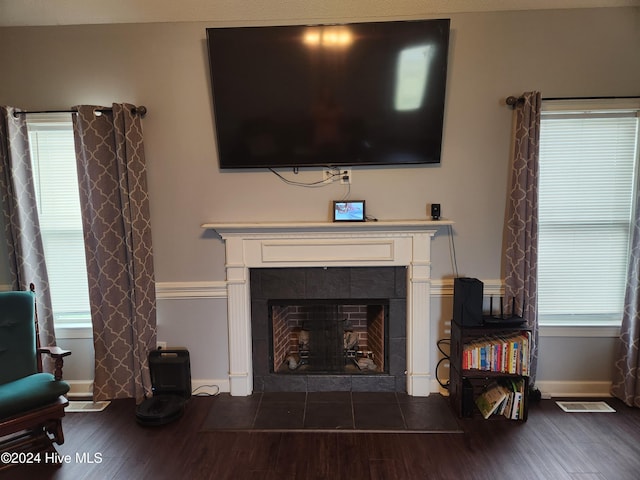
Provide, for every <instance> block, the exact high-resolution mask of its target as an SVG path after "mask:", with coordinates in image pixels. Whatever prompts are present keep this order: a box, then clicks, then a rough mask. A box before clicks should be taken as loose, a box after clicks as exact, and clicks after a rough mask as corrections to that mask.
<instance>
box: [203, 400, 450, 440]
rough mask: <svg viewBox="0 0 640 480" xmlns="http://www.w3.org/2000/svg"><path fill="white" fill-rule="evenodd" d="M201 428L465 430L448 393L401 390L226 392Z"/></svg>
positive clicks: (261, 429)
mask: <svg viewBox="0 0 640 480" xmlns="http://www.w3.org/2000/svg"><path fill="white" fill-rule="evenodd" d="M202 430H204V431H218V430H251V431H292V430H301V431H347V432H354V431H367V432H375V431H379V432H407V433H409V432H416V433H417V432H446V433H452V432H459V433H462V429H461V427H460V424H459V423H458V420H457V418H456V417H455V415H454V413H453V411H452V410H451V407H450V406H449V402H448V401H447V399H446V398H444V397H442V396H441V395H439V394H432V395H430V396H429V397H412V396H409V395H407V394H405V393H397V392H307V393H305V392H265V393H254V394H253V395H251V396H248V397H232V396H231V395H229V394H228V393H225V394H220V395H218V396H217V397H216V399H215V401H214V403H213V406H212V408H211V411H210V412H209V414H208V416H207V418H206V419H205V421H204V423H203V425H202Z"/></svg>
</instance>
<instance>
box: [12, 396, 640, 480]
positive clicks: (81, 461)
mask: <svg viewBox="0 0 640 480" xmlns="http://www.w3.org/2000/svg"><path fill="white" fill-rule="evenodd" d="M606 400H607V402H608V403H609V404H610V405H611V406H613V407H614V408H615V409H616V410H617V412H616V413H573V414H570V413H565V412H563V411H562V410H561V409H560V408H559V407H558V406H557V405H556V404H555V402H554V401H551V400H542V401H541V402H540V403H538V404H535V405H532V406H531V408H530V411H529V420H528V421H527V422H525V423H518V422H511V421H505V420H489V421H487V420H483V419H482V418H477V417H474V418H472V419H462V420H460V422H459V424H460V426H461V428H462V430H463V431H464V433H360V432H327V433H324V432H322V433H319V432H253V431H235V432H231V431H229V432H211V431H203V430H202V425H203V423H204V421H205V420H206V419H207V417H208V416H209V414H210V410H211V407H212V405H213V403H214V401H215V399H214V398H207V397H194V398H192V400H191V401H190V402H189V405H188V407H187V410H186V412H185V415H184V416H183V417H182V418H181V419H180V420H179V421H176V422H174V423H172V424H169V425H165V426H164V427H154V428H149V427H141V426H139V425H138V424H137V423H136V422H135V404H134V403H133V402H132V401H130V400H119V401H115V402H113V403H112V404H111V405H110V406H109V407H108V408H107V409H106V410H105V411H104V412H100V413H68V414H67V416H66V417H65V418H64V429H65V436H66V442H65V444H64V445H62V446H59V447H58V452H59V453H60V454H61V455H68V456H69V458H70V461H69V463H67V464H64V465H62V466H61V467H59V468H56V467H54V466H52V465H27V466H21V467H17V468H13V469H11V470H6V471H4V472H2V473H0V479H2V480H4V479H21V478H25V479H64V480H67V479H68V480H80V479H91V480H107V479H127V480H129V479H157V480H164V479H209V478H210V479H216V480H218V479H234V480H238V479H240V480H241V479H249V478H251V479H256V478H257V479H260V480H270V479H273V480H276V479H277V480H284V479H350V480H361V479H370V478H371V479H383V480H390V479H455V480H460V479H487V480H497V479H509V480H512V479H518V480H527V479H536V480H537V479H545V480H546V479H552V480H562V479H572V480H587V479H589V480H596V479H598V480H605V479H607V480H626V479H628V480H637V479H638V478H640V409H632V408H628V407H626V406H624V405H623V404H622V403H621V402H619V401H617V400H615V399H606ZM88 461H93V462H94V463H88Z"/></svg>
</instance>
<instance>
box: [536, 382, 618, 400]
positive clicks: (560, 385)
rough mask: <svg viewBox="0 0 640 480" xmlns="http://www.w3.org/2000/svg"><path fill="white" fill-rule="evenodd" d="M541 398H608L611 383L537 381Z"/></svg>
mask: <svg viewBox="0 0 640 480" xmlns="http://www.w3.org/2000/svg"><path fill="white" fill-rule="evenodd" d="M536 387H537V388H538V389H539V390H540V392H541V393H542V398H560V397H610V396H611V382H607V381H605V382H575V381H574V382H571V381H569V382H564V381H537V382H536Z"/></svg>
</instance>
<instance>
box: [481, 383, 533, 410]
mask: <svg viewBox="0 0 640 480" xmlns="http://www.w3.org/2000/svg"><path fill="white" fill-rule="evenodd" d="M525 401H526V399H525V382H524V380H501V381H500V382H494V383H492V384H490V385H488V386H487V387H486V388H485V389H484V391H483V392H482V393H481V394H480V395H478V396H477V397H476V400H475V403H476V406H477V407H478V410H479V411H480V413H481V414H482V416H483V417H484V418H485V420H486V419H488V418H489V417H491V416H492V415H496V416H499V415H502V416H504V417H505V418H508V419H510V420H522V419H523V418H524V402H525Z"/></svg>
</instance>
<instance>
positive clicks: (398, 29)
mask: <svg viewBox="0 0 640 480" xmlns="http://www.w3.org/2000/svg"><path fill="white" fill-rule="evenodd" d="M207 43H208V52H209V65H210V69H211V87H212V97H213V109H214V117H215V128H216V137H217V146H218V158H219V162H220V168H222V169H235V168H256V167H305V166H333V165H390V164H429V163H431V164H437V163H440V153H441V143H442V126H443V116H444V104H445V87H446V76H447V54H448V44H449V19H440V20H419V21H394V22H369V23H352V24H345V25H314V26H267V27H230V28H208V29H207Z"/></svg>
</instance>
